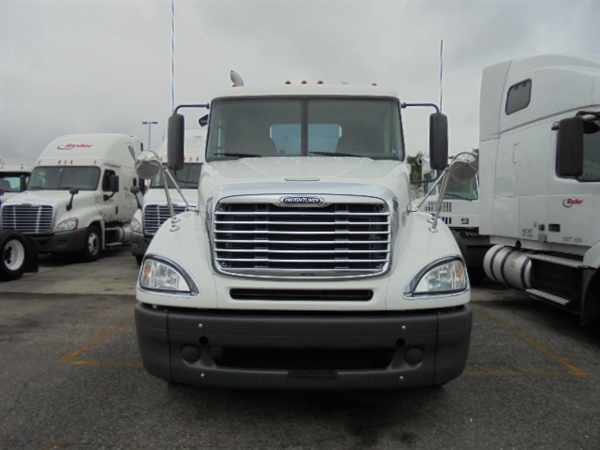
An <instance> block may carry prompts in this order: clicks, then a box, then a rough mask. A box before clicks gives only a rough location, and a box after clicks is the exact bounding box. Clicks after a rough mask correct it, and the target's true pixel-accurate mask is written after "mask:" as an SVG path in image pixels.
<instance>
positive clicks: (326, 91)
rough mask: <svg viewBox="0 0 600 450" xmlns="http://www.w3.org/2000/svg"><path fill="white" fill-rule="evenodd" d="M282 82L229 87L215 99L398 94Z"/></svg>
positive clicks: (360, 87)
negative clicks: (268, 84)
mask: <svg viewBox="0 0 600 450" xmlns="http://www.w3.org/2000/svg"><path fill="white" fill-rule="evenodd" d="M287 83H288V82H284V83H281V84H277V85H271V86H238V87H230V88H228V89H226V90H223V91H222V92H220V93H219V95H216V96H215V97H214V98H215V99H220V98H230V97H304V96H311V97H312V96H316V97H319V96H322V97H381V98H389V97H392V98H396V99H398V94H397V93H396V92H395V91H393V90H390V89H385V88H382V87H380V86H378V85H377V84H376V83H373V84H370V85H352V84H343V83H336V84H328V83H324V82H323V83H321V84H320V82H308V81H307V82H306V83H305V84H304V82H299V83H298V82H289V84H287Z"/></svg>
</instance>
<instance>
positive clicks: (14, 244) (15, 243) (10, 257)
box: [0, 234, 28, 281]
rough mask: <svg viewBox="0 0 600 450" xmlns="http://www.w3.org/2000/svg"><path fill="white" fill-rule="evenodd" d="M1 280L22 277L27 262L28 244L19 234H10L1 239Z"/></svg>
mask: <svg viewBox="0 0 600 450" xmlns="http://www.w3.org/2000/svg"><path fill="white" fill-rule="evenodd" d="M0 256H1V258H0V280H4V281H7V280H16V279H18V278H21V275H23V272H24V271H25V264H26V262H27V259H28V258H27V257H28V255H27V245H25V242H24V241H23V238H22V237H21V236H19V235H18V234H9V235H7V236H4V237H3V238H2V239H1V240H0Z"/></svg>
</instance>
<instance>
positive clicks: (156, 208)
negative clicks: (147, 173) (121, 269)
mask: <svg viewBox="0 0 600 450" xmlns="http://www.w3.org/2000/svg"><path fill="white" fill-rule="evenodd" d="M205 140H206V132H205V130H203V129H201V128H200V129H190V130H186V133H185V162H184V164H183V167H182V168H181V169H180V170H177V171H174V172H173V176H174V177H175V179H176V180H177V183H178V184H179V186H180V187H181V191H182V193H183V195H184V196H185V197H186V198H187V199H188V200H189V203H190V205H191V206H195V205H196V204H197V198H196V197H197V195H198V194H197V192H198V180H199V179H200V167H201V165H202V161H204V151H205ZM158 156H159V157H160V159H161V160H162V161H164V162H165V164H166V161H167V141H166V140H165V141H164V142H163V144H162V146H161V147H160V150H159V152H158ZM164 185H165V181H164V180H163V178H162V174H161V173H158V174H156V176H154V177H153V178H152V179H151V180H150V184H149V188H148V190H146V192H145V193H144V200H143V206H142V208H139V209H138V210H137V211H136V213H135V215H134V217H133V221H132V230H133V232H134V238H133V240H132V242H131V253H132V254H133V256H134V257H135V259H136V261H137V263H138V264H141V263H142V259H143V257H144V254H145V253H146V249H147V248H148V244H149V243H150V241H151V240H152V237H153V236H154V234H155V233H156V232H157V231H158V229H159V228H160V227H161V225H162V224H163V223H164V222H165V221H166V220H167V219H168V218H169V216H170V211H169V206H168V203H167V197H166V195H165V191H164ZM169 195H170V197H171V199H172V200H173V208H174V210H175V213H176V214H179V213H181V212H183V211H184V210H185V208H186V205H185V203H184V202H183V199H182V198H181V197H180V196H179V193H178V192H177V190H176V189H175V186H173V183H169Z"/></svg>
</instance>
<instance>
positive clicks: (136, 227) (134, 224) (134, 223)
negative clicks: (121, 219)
mask: <svg viewBox="0 0 600 450" xmlns="http://www.w3.org/2000/svg"><path fill="white" fill-rule="evenodd" d="M130 225H131V231H133V232H134V233H137V234H142V224H141V223H140V221H139V220H137V219H136V218H135V217H134V218H133V219H131V224H130Z"/></svg>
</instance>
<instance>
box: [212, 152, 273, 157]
mask: <svg viewBox="0 0 600 450" xmlns="http://www.w3.org/2000/svg"><path fill="white" fill-rule="evenodd" d="M215 156H217V158H216V159H225V158H228V157H232V158H259V157H261V156H263V155H257V154H256V153H231V152H225V153H219V154H218V155H215ZM221 156H225V158H221Z"/></svg>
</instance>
